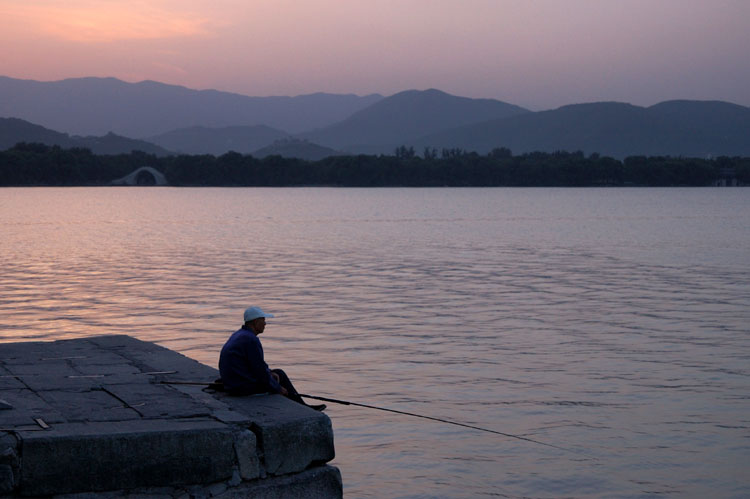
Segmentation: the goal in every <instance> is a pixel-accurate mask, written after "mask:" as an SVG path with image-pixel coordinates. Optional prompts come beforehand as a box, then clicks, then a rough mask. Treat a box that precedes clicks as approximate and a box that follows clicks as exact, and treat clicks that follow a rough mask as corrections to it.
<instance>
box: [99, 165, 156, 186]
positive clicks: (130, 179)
mask: <svg viewBox="0 0 750 499" xmlns="http://www.w3.org/2000/svg"><path fill="white" fill-rule="evenodd" d="M110 184H112V185H169V182H167V177H165V176H164V174H163V173H162V172H160V171H159V170H157V169H156V168H153V167H151V166H142V167H140V168H138V169H137V170H135V171H133V172H131V173H129V174H128V175H125V176H124V177H120V178H117V179H115V180H113V181H112V182H110Z"/></svg>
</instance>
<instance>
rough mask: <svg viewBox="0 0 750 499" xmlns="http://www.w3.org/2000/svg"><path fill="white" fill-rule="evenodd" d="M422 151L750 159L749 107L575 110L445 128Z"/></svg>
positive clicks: (704, 104)
mask: <svg viewBox="0 0 750 499" xmlns="http://www.w3.org/2000/svg"><path fill="white" fill-rule="evenodd" d="M411 145H413V146H414V147H417V148H421V147H434V148H438V149H440V148H460V149H464V150H467V151H476V152H478V153H480V154H484V153H487V152H489V151H491V150H492V149H494V148H497V147H507V148H509V149H511V150H512V151H513V153H515V154H520V153H525V152H533V151H542V152H554V151H563V150H564V151H583V152H584V153H599V154H602V155H608V156H612V157H615V158H624V157H626V156H631V155H645V156H666V155H671V156H694V157H710V156H720V155H728V156H733V155H750V108H747V107H744V106H739V105H736V104H731V103H727V102H720V101H684V100H682V101H668V102H662V103H660V104H656V105H654V106H651V107H647V108H644V107H639V106H634V105H631V104H625V103H618V102H599V103H589V104H573V105H569V106H563V107H560V108H558V109H555V110H550V111H540V112H536V113H527V114H523V115H519V116H512V117H510V118H506V119H500V120H491V121H486V122H484V123H477V124H473V125H468V126H464V127H458V128H454V129H452V130H446V131H443V132H439V133H436V134H431V135H428V136H425V137H422V138H420V139H418V140H415V141H414V142H413V143H412V144H411Z"/></svg>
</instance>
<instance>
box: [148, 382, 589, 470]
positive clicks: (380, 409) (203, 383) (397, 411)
mask: <svg viewBox="0 0 750 499" xmlns="http://www.w3.org/2000/svg"><path fill="white" fill-rule="evenodd" d="M158 383H161V384H166V385H202V386H208V387H215V386H216V385H217V383H216V382H214V383H205V382H195V381H158ZM298 395H299V396H300V397H305V398H309V399H315V400H322V401H324V402H331V403H333V404H340V405H353V406H357V407H364V408H367V409H375V410H377V411H385V412H392V413H395V414H402V415H404V416H412V417H415V418H422V419H429V420H430V421H437V422H438V423H446V424H452V425H455V426H461V427H464V428H470V429H472V430H478V431H484V432H487V433H493V434H495V435H501V436H503V437H508V438H515V439H516V440H523V441H524V442H530V443H532V444H537V445H543V446H545V447H551V448H553V449H557V450H561V451H565V452H571V453H573V454H578V455H579V456H585V457H587V458H590V459H596V458H595V457H594V456H591V455H588V454H586V453H584V452H581V451H578V450H575V449H570V448H568V447H562V446H560V445H555V444H549V443H547V442H541V441H539V440H534V439H533V438H528V437H522V436H520V435H513V434H512V433H505V432H502V431H497V430H490V429H489V428H482V427H481V426H474V425H470V424H466V423H459V422H458V421H451V420H448V419H443V418H436V417H433V416H425V415H424V414H416V413H414V412H406V411H399V410H396V409H388V408H387V407H378V406H374V405H369V404H361V403H359V402H351V401H349V400H339V399H334V398H330V397H320V396H317V395H307V394H304V393H299V394H298Z"/></svg>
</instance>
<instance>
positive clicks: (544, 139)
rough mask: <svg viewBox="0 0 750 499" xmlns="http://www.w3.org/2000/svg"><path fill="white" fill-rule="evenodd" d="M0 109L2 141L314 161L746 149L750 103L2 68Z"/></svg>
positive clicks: (747, 152)
mask: <svg viewBox="0 0 750 499" xmlns="http://www.w3.org/2000/svg"><path fill="white" fill-rule="evenodd" d="M0 116H5V117H7V118H20V119H16V120H8V119H6V120H2V122H0V147H2V148H6V147H10V146H12V145H13V144H15V143H16V142H20V141H25V142H34V141H36V142H43V143H47V144H57V145H61V146H65V147H73V146H76V147H89V148H91V149H92V150H93V151H94V152H97V153H100V154H101V153H108V154H112V153H118V152H129V151H130V150H132V149H138V150H142V151H146V152H151V153H153V154H169V153H170V152H172V153H185V154H213V155H220V154H223V153H225V152H228V151H230V150H233V151H236V152H240V153H243V154H254V155H261V154H262V155H266V154H279V155H282V156H286V155H289V156H290V157H302V158H307V159H313V158H318V157H320V155H321V154H324V155H332V154H342V153H354V154H359V153H365V154H391V153H393V151H394V150H395V148H396V147H399V146H402V145H405V146H412V147H414V148H415V149H416V151H417V153H418V154H420V153H422V151H423V150H424V149H426V148H429V149H435V150H437V152H438V153H440V151H441V149H454V148H459V149H463V150H466V151H476V152H478V153H481V154H485V153H487V152H489V151H491V150H492V149H494V148H499V147H506V148H509V149H511V150H512V151H513V153H514V154H520V153H526V152H533V151H543V152H554V151H558V150H565V151H579V150H580V151H583V152H584V153H586V154H591V153H599V154H601V155H607V156H612V157H615V158H624V157H626V156H631V155H671V156H696V157H707V156H721V155H729V156H732V155H739V156H750V108H747V107H744V106H739V105H736V104H731V103H727V102H720V101H684V100H683V101H668V102H663V103H660V104H657V105H654V106H650V107H639V106H634V105H631V104H625V103H617V102H598V103H587V104H575V105H569V106H563V107H561V108H558V109H554V110H548V111H540V112H531V111H529V110H527V109H523V108H521V107H519V106H515V105H512V104H508V103H505V102H501V101H498V100H493V99H470V98H466V97H459V96H454V95H450V94H447V93H445V92H441V91H439V90H435V89H430V90H424V91H418V90H408V91H405V92H400V93H397V94H395V95H392V96H389V97H383V96H380V95H369V96H365V97H358V96H356V95H333V94H312V95H306V96H299V97H246V96H242V95H238V94H230V93H225V92H218V91H213V90H205V91H197V90H191V89H188V88H185V87H179V86H174V85H165V84H162V83H156V82H141V83H126V82H123V81H120V80H116V79H114V78H79V79H70V80H63V81H59V82H36V81H29V80H17V79H12V78H6V77H0ZM23 120H27V121H23ZM28 121H31V122H33V123H37V124H38V125H33V124H32V123H28ZM39 125H41V126H39ZM43 127H46V128H43ZM49 128H53V129H54V130H59V132H56V131H53V130H50V129H49ZM62 132H65V133H62ZM111 132H114V133H111ZM68 134H70V135H68ZM77 135H89V136H86V137H79V136H77ZM92 135H96V136H92ZM123 135H125V136H123ZM127 137H137V138H139V139H142V140H135V139H128V138H127ZM14 141H15V142H14ZM103 151H106V152H103Z"/></svg>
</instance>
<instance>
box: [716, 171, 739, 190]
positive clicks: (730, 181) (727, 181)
mask: <svg viewBox="0 0 750 499" xmlns="http://www.w3.org/2000/svg"><path fill="white" fill-rule="evenodd" d="M738 185H740V183H739V181H738V180H737V170H736V169H735V168H734V167H732V166H728V167H722V168H720V169H719V178H717V179H716V180H715V181H714V186H716V187H737V186H738Z"/></svg>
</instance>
